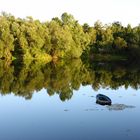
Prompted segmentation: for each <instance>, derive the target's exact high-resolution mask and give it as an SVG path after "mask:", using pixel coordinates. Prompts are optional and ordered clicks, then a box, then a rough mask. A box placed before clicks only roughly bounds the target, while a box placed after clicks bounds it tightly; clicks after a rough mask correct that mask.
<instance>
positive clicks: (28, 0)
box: [0, 0, 140, 26]
mask: <svg viewBox="0 0 140 140" xmlns="http://www.w3.org/2000/svg"><path fill="white" fill-rule="evenodd" d="M0 11H5V12H8V13H11V14H13V15H14V16H16V17H21V18H24V17H26V16H32V17H33V18H35V19H40V20H41V21H46V20H50V19H51V18H53V17H55V16H58V17H60V16H61V14H62V13H63V12H68V13H70V14H72V15H73V16H74V17H75V18H76V19H77V20H78V21H79V22H80V23H81V24H83V23H85V22H87V23H89V24H90V25H92V24H93V23H94V22H95V21H97V20H101V21H102V22H103V23H111V22H113V21H120V22H122V23H123V25H127V24H128V23H131V24H132V25H133V26H135V25H138V24H139V23H140V0H0Z"/></svg>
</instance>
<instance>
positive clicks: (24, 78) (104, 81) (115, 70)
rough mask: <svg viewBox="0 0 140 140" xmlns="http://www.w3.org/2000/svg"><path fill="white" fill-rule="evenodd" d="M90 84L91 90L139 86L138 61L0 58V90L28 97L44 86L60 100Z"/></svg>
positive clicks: (47, 91)
mask: <svg viewBox="0 0 140 140" xmlns="http://www.w3.org/2000/svg"><path fill="white" fill-rule="evenodd" d="M81 85H83V86H86V85H91V86H92V88H93V90H98V89H100V87H102V88H111V89H118V88H119V87H120V86H124V87H125V88H128V87H129V86H130V87H132V88H134V89H138V88H139V85H140V67H139V65H135V64H130V63H128V62H115V63H114V62H113V63H111V62H110V63H107V62H102V63H101V62H92V63H84V64H83V63H82V61H81V60H80V59H76V60H71V61H70V62H69V61H67V62H64V61H59V62H56V63H53V62H52V63H49V64H43V63H40V62H34V61H33V62H31V63H28V64H24V63H19V62H13V63H12V64H9V63H6V62H5V61H2V60H1V61H0V92H1V94H2V95H6V94H10V93H14V94H15V95H17V96H22V97H24V98H25V99H31V98H32V95H33V93H34V92H35V91H40V90H41V89H42V88H44V89H46V93H47V94H49V95H50V96H52V95H54V94H58V95H59V97H60V99H61V100H62V101H65V100H68V99H71V97H72V95H73V91H74V90H78V89H79V88H80V86H81Z"/></svg>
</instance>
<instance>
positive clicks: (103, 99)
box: [96, 94, 112, 105]
mask: <svg viewBox="0 0 140 140" xmlns="http://www.w3.org/2000/svg"><path fill="white" fill-rule="evenodd" d="M96 103H97V104H100V105H111V103H112V101H111V99H110V98H109V97H107V96H106V95H103V94H98V95H97V96H96Z"/></svg>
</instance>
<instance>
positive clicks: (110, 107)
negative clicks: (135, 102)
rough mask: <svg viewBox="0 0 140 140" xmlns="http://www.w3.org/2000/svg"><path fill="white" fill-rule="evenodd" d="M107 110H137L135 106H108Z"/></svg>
mask: <svg viewBox="0 0 140 140" xmlns="http://www.w3.org/2000/svg"><path fill="white" fill-rule="evenodd" d="M107 108H108V109H109V110H118V111H119V110H124V109H127V108H135V106H131V105H124V104H113V105H111V106H107Z"/></svg>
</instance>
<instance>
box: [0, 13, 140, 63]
mask: <svg viewBox="0 0 140 140" xmlns="http://www.w3.org/2000/svg"><path fill="white" fill-rule="evenodd" d="M139 50H140V25H139V26H137V27H133V28H132V27H131V26H130V25H128V26H127V27H123V26H122V25H121V23H119V22H115V23H113V24H110V25H102V23H101V22H99V21H97V22H96V23H95V24H94V26H93V27H90V26H89V25H88V24H86V23H85V24H84V25H80V24H79V23H78V21H77V20H75V19H74V17H73V16H72V15H70V14H67V13H63V14H62V16H61V19H59V18H58V17H55V18H53V19H52V20H51V21H49V22H40V21H39V20H34V19H33V18H32V17H27V18H26V19H21V18H15V17H14V16H12V15H10V14H6V13H2V14H1V16H0V59H6V60H12V59H13V58H16V59H22V60H28V59H39V60H45V61H50V60H51V59H52V58H53V59H57V58H79V57H80V56H81V55H82V54H84V55H85V57H88V56H92V54H93V53H101V54H102V53H104V54H105V53H109V54H110V53H111V54H113V53H115V54H116V53H117V54H123V55H124V54H125V55H127V56H131V57H132V56H138V55H139V52H140V51H139ZM130 54H131V55H130Z"/></svg>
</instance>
